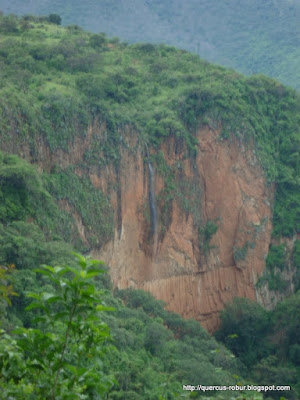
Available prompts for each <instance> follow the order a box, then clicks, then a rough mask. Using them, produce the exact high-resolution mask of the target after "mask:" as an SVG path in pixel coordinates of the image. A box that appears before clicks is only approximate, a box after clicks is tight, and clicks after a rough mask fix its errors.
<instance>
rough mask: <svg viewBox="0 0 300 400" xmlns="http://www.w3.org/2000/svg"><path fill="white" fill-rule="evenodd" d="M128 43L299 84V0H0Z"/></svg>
mask: <svg viewBox="0 0 300 400" xmlns="http://www.w3.org/2000/svg"><path fill="white" fill-rule="evenodd" d="M0 10H3V11H4V13H15V14H37V15H42V14H49V13H57V14H59V15H61V17H62V19H63V24H77V25H80V26H82V27H84V28H86V29H88V30H90V31H93V32H105V33H107V34H108V35H110V36H119V37H120V38H121V39H122V40H125V41H129V42H145V41H146V42H156V43H157V42H163V43H168V44H171V45H175V46H178V47H181V48H185V49H187V50H189V51H192V52H195V53H198V54H199V55H200V56H201V57H203V58H206V59H208V60H210V61H213V62H217V63H220V64H223V65H226V66H229V67H234V68H236V69H238V70H240V71H242V72H244V73H246V74H252V73H264V74H267V75H269V76H272V77H275V78H277V79H279V80H281V81H282V82H284V83H286V84H289V85H291V86H294V87H297V88H300V68H299V65H300V0H264V1H261V0H222V1H217V0H163V1H161V0H86V1H84V2H83V1H81V0H51V1H50V0H28V1H26V2H24V1H23V0H0Z"/></svg>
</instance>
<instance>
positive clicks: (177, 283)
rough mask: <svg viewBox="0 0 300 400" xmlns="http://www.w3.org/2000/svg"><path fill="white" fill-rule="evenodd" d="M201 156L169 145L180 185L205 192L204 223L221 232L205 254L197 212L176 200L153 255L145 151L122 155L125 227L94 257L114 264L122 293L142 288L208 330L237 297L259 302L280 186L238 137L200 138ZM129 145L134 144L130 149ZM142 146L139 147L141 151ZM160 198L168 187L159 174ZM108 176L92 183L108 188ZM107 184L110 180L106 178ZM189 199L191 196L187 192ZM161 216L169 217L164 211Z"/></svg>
mask: <svg viewBox="0 0 300 400" xmlns="http://www.w3.org/2000/svg"><path fill="white" fill-rule="evenodd" d="M198 141H199V146H198V147H199V148H198V153H197V156H196V157H195V158H192V159H191V158H186V157H185V154H186V152H185V149H184V146H181V148H180V146H178V144H177V143H176V142H175V141H172V140H170V141H169V142H168V143H167V144H165V145H164V146H162V151H163V152H164V154H165V158H166V160H167V162H168V164H169V166H173V167H174V166H175V167H176V166H177V165H178V169H180V173H178V176H177V177H176V179H177V180H178V179H181V180H182V181H189V182H192V185H190V186H189V190H190V191H193V185H194V187H195V189H197V190H198V194H199V196H198V199H197V201H198V209H199V218H200V225H202V226H204V225H205V223H207V222H208V221H217V222H216V223H217V225H218V230H217V232H216V233H215V235H213V237H212V240H211V241H210V243H209V248H208V250H207V251H206V252H205V253H204V252H203V250H202V249H203V246H202V245H203V243H201V236H199V234H198V229H199V224H198V225H197V224H196V223H195V218H194V216H193V213H192V212H188V211H186V210H183V208H182V207H181V206H180V201H179V200H177V199H174V200H173V202H172V207H171V210H170V214H169V223H168V225H167V226H165V227H162V226H161V227H160V228H159V229H160V234H159V239H158V244H157V252H156V255H155V254H153V251H152V244H153V243H151V237H150V236H149V234H148V233H147V232H149V220H148V221H147V216H146V215H145V214H146V213H145V204H147V200H148V187H149V185H148V179H149V174H148V171H147V170H148V166H147V163H145V162H144V159H143V156H142V152H141V151H134V152H132V151H130V150H124V151H123V152H122V158H121V166H120V170H119V171H120V176H119V177H118V179H119V185H120V193H119V196H118V197H119V198H115V201H116V202H119V214H120V215H119V219H120V221H119V228H118V227H117V225H118V224H116V229H115V237H114V239H113V240H112V241H111V242H109V243H108V244H107V245H106V246H105V247H104V248H103V249H101V251H100V252H96V254H95V255H97V256H98V257H100V258H102V259H104V260H105V261H106V262H107V263H108V264H109V266H110V271H111V278H112V281H113V283H114V285H115V286H117V287H118V288H128V287H134V288H142V289H145V290H147V291H150V292H151V293H152V294H153V295H154V296H155V297H157V298H159V299H161V300H164V301H165V302H166V303H167V308H168V309H169V310H173V311H176V312H178V313H180V314H181V315H183V316H184V317H186V318H196V319H198V320H200V321H201V322H202V324H203V326H205V327H206V328H207V329H208V330H210V331H213V330H214V329H216V327H217V325H218V317H217V316H218V312H219V311H220V310H221V309H222V308H223V307H224V304H225V303H226V302H228V301H230V300H231V299H232V298H233V297H235V296H243V297H248V298H250V299H256V290H255V284H256V282H257V279H258V277H259V276H260V275H261V274H262V272H263V269H264V267H265V257H266V255H267V253H268V248H269V244H270V237H271V230H272V226H271V215H272V214H271V213H272V211H271V204H272V202H273V188H272V187H271V186H268V185H267V184H266V181H265V179H264V174H263V171H262V169H261V167H260V164H259V162H258V161H257V159H256V156H255V151H254V150H253V146H251V144H250V143H249V144H248V147H249V148H248V149H247V148H245V145H244V144H243V143H242V142H240V141H239V140H238V139H231V140H230V141H222V140H221V139H220V137H219V135H218V132H215V131H213V130H210V129H208V128H206V129H202V130H201V131H199V133H198ZM129 147H130V146H129ZM137 148H138V147H137ZM157 175H158V176H157V179H156V188H155V189H156V195H157V196H158V197H159V194H160V192H161V190H162V189H163V187H164V185H165V182H164V179H163V178H162V177H160V176H159V172H158V173H157ZM103 179H104V178H103V177H101V179H100V178H98V179H97V182H96V179H95V176H94V177H93V176H92V180H93V181H94V183H95V184H96V185H98V186H99V187H101V188H102V189H105V188H104V186H105V183H104V182H103ZM104 180H105V179H104ZM185 196H186V198H187V199H189V198H190V197H191V196H192V193H191V192H188V191H187V192H186V193H185ZM159 212H162V211H161V210H159Z"/></svg>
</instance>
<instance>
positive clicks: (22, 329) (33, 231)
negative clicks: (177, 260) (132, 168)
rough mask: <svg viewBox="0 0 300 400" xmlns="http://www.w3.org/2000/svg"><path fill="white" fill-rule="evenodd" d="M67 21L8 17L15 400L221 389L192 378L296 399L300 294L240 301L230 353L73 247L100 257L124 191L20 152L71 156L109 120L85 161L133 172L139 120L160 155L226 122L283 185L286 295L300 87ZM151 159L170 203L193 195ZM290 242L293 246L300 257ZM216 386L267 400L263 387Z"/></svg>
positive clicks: (295, 217) (7, 225)
mask: <svg viewBox="0 0 300 400" xmlns="http://www.w3.org/2000/svg"><path fill="white" fill-rule="evenodd" d="M57 17H58V16H56V15H52V16H50V17H44V18H37V17H25V18H20V19H18V18H16V17H14V16H8V17H6V16H1V17H0V32H1V39H0V66H1V70H0V116H1V119H0V139H1V148H2V150H3V153H1V156H0V200H1V204H0V265H1V275H0V283H1V286H0V297H1V328H2V331H1V332H2V336H1V344H0V385H1V386H2V387H3V391H2V393H1V394H0V396H2V398H3V399H8V398H12V399H45V398H49V399H54V398H55V399H60V398H61V399H67V398H72V399H73V398H78V399H79V398H95V399H98V398H99V399H101V398H108V399H128V400H129V399H130V400H134V399H176V398H181V397H182V396H186V398H197V397H202V398H207V397H208V395H207V393H203V392H194V393H192V394H190V393H188V392H183V391H182V385H183V384H203V385H234V384H237V385H241V384H248V383H249V384H250V383H251V384H257V385H265V384H270V385H272V384H275V385H291V387H292V391H291V392H284V397H285V398H291V399H295V400H296V399H297V398H298V397H299V381H298V376H299V356H300V344H299V337H300V334H299V315H298V314H299V292H297V293H295V294H294V295H293V296H290V297H289V298H287V299H286V300H284V301H283V302H281V303H279V304H278V305H277V307H276V308H275V309H274V310H273V311H266V310H264V309H263V308H261V307H260V306H259V305H258V304H256V303H251V302H249V301H247V300H245V299H243V300H236V301H235V302H234V303H233V304H232V305H229V306H228V309H227V310H225V311H224V312H223V314H222V316H221V320H222V325H221V327H220V330H219V331H218V332H217V333H216V338H217V339H218V340H220V341H222V342H223V343H225V345H226V346H227V347H228V348H229V349H230V351H229V350H228V349H227V348H226V347H224V345H223V344H221V342H217V341H216V339H215V338H213V337H210V336H209V335H208V334H207V333H206V331H205V330H204V329H202V328H201V326H200V324H199V323H198V322H195V321H185V320H183V319H182V318H181V317H179V316H178V315H177V314H174V313H168V312H167V311H165V310H164V308H163V305H162V303H161V302H159V301H157V300H154V299H153V298H152V297H151V296H150V295H149V294H145V293H144V292H141V291H113V290H112V288H111V284H110V282H109V278H108V275H107V274H106V273H101V274H100V271H99V268H98V267H97V263H96V262H91V261H90V260H85V259H84V258H82V257H81V256H77V258H76V259H75V261H74V257H73V256H72V255H71V252H72V251H73V250H74V249H75V250H76V251H80V252H83V253H86V254H87V253H88V252H89V251H90V250H91V249H92V248H100V247H101V246H102V245H103V244H104V243H106V242H107V241H108V240H109V239H111V237H112V235H113V224H114V222H113V213H112V206H111V204H110V201H109V200H110V199H109V196H108V195H106V194H104V193H102V192H101V191H100V190H99V189H95V188H94V187H93V185H92V183H91V182H90V180H89V179H87V178H86V177H84V176H80V175H79V174H77V173H76V168H77V167H78V166H79V165H78V164H76V162H74V163H73V164H72V163H71V162H70V164H69V165H68V166H66V167H65V168H62V167H61V166H60V167H59V166H57V165H51V166H49V168H48V170H47V169H45V170H44V171H42V170H41V169H38V168H37V167H36V166H35V165H32V164H30V163H28V162H27V161H25V160H23V159H22V158H19V157H18V156H17V155H13V154H11V153H17V154H19V155H22V153H23V156H24V153H26V152H27V153H28V154H27V158H29V159H30V160H31V161H32V163H33V164H35V163H37V161H38V157H39V146H40V143H44V145H45V147H47V148H49V149H50V152H53V153H54V152H58V151H59V150H64V151H65V154H68V152H69V151H70V148H71V146H70V143H73V142H74V141H75V140H76V138H77V139H78V138H79V139H82V140H85V138H87V137H88V129H89V127H90V126H91V125H92V124H94V125H95V123H96V122H97V123H99V126H105V130H104V134H103V130H101V129H100V127H99V129H98V131H99V136H97V135H96V137H93V138H92V139H91V142H89V144H88V146H86V148H84V149H83V151H84V153H83V158H82V160H80V168H81V169H82V170H86V171H88V170H89V168H94V167H97V168H105V167H106V166H107V165H108V164H110V163H112V164H113V165H115V167H116V168H117V167H118V160H119V158H120V152H121V151H122V146H126V143H125V142H124V140H123V135H124V131H125V130H126V129H128V127H130V129H131V130H132V131H135V132H137V134H138V140H139V143H140V145H141V146H145V147H146V146H147V147H151V148H153V149H158V148H159V145H160V144H161V143H163V142H164V141H165V140H167V139H168V138H170V137H173V138H175V140H177V141H180V142H182V143H184V146H185V147H186V152H187V157H193V156H194V155H195V152H196V151H197V146H196V144H197V142H196V136H195V132H196V131H197V129H198V128H199V127H200V126H209V127H210V128H211V129H219V130H221V135H220V140H222V141H230V140H232V138H233V137H237V138H239V140H241V141H242V142H243V143H245V145H246V146H247V145H248V146H252V143H253V142H254V143H255V146H256V147H255V148H256V152H257V155H258V160H259V161H258V162H259V163H260V164H261V165H262V167H263V169H264V172H265V176H266V178H267V180H268V182H269V183H270V184H274V186H275V188H276V195H275V204H274V210H273V224H274V231H273V236H274V244H273V245H272V246H271V247H270V252H269V255H268V258H267V261H266V265H267V268H266V274H265V276H264V278H263V279H265V280H267V281H268V283H269V285H270V287H271V289H273V290H279V291H280V290H281V291H283V292H284V290H285V274H284V271H285V270H286V269H287V267H289V268H292V269H293V270H294V271H295V273H294V276H293V284H294V286H295V292H296V290H297V288H299V264H300V263H299V258H300V256H299V240H296V239H297V234H298V233H299V225H298V224H299V209H300V200H299V194H300V192H299V96H298V94H297V93H296V92H295V91H294V90H292V89H290V88H286V87H284V86H283V85H282V84H280V83H278V82H277V81H274V80H272V79H270V78H267V77H264V76H254V77H250V78H246V77H244V76H242V75H240V74H238V73H237V72H234V71H231V70H226V69H225V68H222V67H218V66H214V65H210V64H208V63H207V62H205V61H203V60H201V59H199V58H198V57H197V56H195V55H191V54H189V53H187V52H185V51H182V50H177V49H175V48H173V47H169V46H163V45H152V44H137V45H127V44H125V43H121V42H119V40H117V39H109V38H108V37H106V36H105V35H104V34H90V33H87V32H84V31H83V30H82V29H81V28H79V27H78V26H74V25H72V26H69V27H67V28H61V27H59V26H58V23H60V19H59V18H57ZM103 129H104V128H103ZM103 137H104V139H103ZM100 139H101V140H100ZM25 158H26V157H25ZM70 160H72V157H71V155H70ZM151 161H152V162H153V164H154V165H155V166H156V168H157V171H158V173H161V174H164V176H166V178H167V182H168V185H167V187H166V188H165V192H164V196H165V198H164V200H165V203H164V204H165V206H166V208H167V206H168V204H169V203H170V202H171V201H172V200H173V199H176V198H177V197H179V196H182V194H181V192H180V188H179V187H178V183H177V182H176V181H175V180H174V178H173V176H172V171H171V170H170V169H169V168H168V165H167V164H166V162H165V160H164V159H163V156H162V154H161V153H159V152H158V153H157V154H156V156H153V157H152V159H151ZM64 201H65V202H66V201H67V202H68V204H69V207H70V208H71V209H72V210H75V211H76V213H77V214H78V215H80V218H81V220H82V221H83V224H84V225H85V226H87V227H88V229H87V234H86V240H85V241H83V240H82V237H80V235H79V234H78V230H77V229H76V221H75V220H74V215H73V214H72V213H70V212H68V209H66V208H65V209H62V207H61V204H62V203H63V202H64ZM184 206H185V207H187V209H188V207H189V204H188V203H186V204H184ZM208 228H209V226H208V227H207V226H206V227H201V226H199V232H200V233H201V232H202V236H201V235H200V236H201V237H202V239H203V238H205V237H206V236H207V237H209V235H210V231H209V229H208ZM213 228H214V227H213V226H212V230H213ZM201 229H202V230H201ZM286 238H288V239H290V240H292V241H293V248H292V251H290V253H289V254H288V252H287V248H286V246H285V244H284V243H285V242H284V240H285V239H286ZM203 240H204V239H203ZM208 242H209V240H208ZM208 244H209V243H208ZM76 260H77V261H76ZM43 264H45V265H48V267H46V268H45V267H44V268H42V267H41V265H43ZM57 266H59V267H57ZM101 268H104V269H105V266H102V267H101ZM98 273H99V274H100V277H99V276H98V275H99V274H98ZM28 295H29V296H28ZM10 302H11V303H12V304H11V305H10ZM30 304H31V305H30ZM26 307H27V310H26V311H25V309H26ZM112 309H114V311H113V310H112ZM291 315H293V318H290V316H291ZM36 317H37V318H36ZM96 321H97V322H96ZM17 327H18V329H17V330H16V328H17ZM41 355H43V357H41ZM282 395H283V393H280V392H272V393H268V394H266V398H268V397H269V398H274V399H279V398H280V397H282ZM209 396H212V397H213V398H220V399H230V398H246V399H252V398H254V399H256V398H257V399H260V398H262V394H261V393H250V392H249V393H247V392H246V393H243V394H238V393H233V392H223V393H222V392H221V393H217V392H213V393H210V394H209Z"/></svg>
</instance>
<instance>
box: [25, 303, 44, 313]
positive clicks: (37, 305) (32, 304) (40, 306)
mask: <svg viewBox="0 0 300 400" xmlns="http://www.w3.org/2000/svg"><path fill="white" fill-rule="evenodd" d="M34 308H45V307H44V306H43V304H41V303H31V304H29V306H27V307H26V308H25V310H26V311H29V310H33V309H34Z"/></svg>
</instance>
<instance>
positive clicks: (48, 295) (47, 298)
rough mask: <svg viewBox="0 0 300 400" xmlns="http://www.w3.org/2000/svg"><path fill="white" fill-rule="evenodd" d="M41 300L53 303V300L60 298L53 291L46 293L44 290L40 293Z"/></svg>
mask: <svg viewBox="0 0 300 400" xmlns="http://www.w3.org/2000/svg"><path fill="white" fill-rule="evenodd" d="M42 300H44V301H47V302H48V303H50V302H51V303H53V302H55V301H59V300H61V298H60V297H59V296H57V295H56V294H54V293H47V292H46V293H45V292H44V293H43V294H42Z"/></svg>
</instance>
